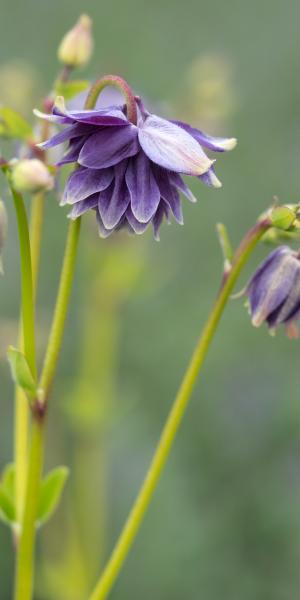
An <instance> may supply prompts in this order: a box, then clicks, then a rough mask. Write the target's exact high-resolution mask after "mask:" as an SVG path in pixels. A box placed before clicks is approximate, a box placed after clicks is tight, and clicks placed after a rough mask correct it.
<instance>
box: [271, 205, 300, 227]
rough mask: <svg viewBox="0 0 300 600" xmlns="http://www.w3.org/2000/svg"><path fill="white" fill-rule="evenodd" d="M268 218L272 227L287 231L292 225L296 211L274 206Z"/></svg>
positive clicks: (287, 207)
mask: <svg viewBox="0 0 300 600" xmlns="http://www.w3.org/2000/svg"><path fill="white" fill-rule="evenodd" d="M270 217H271V221H272V225H273V227H277V229H283V230H284V231H287V230H288V229H290V227H292V225H293V224H294V221H295V219H296V211H295V208H292V207H290V206H276V207H275V208H273V210H272V212H271V215H270Z"/></svg>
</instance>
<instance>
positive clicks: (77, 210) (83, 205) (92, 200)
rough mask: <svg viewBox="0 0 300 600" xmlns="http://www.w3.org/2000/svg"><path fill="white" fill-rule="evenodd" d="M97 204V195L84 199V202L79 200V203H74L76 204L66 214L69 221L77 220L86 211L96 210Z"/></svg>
mask: <svg viewBox="0 0 300 600" xmlns="http://www.w3.org/2000/svg"><path fill="white" fill-rule="evenodd" d="M98 202H99V193H98V194H93V195H92V196H90V197H89V198H86V199H85V200H80V202H76V204H74V206H73V207H72V210H71V212H70V213H69V214H68V217H69V218H70V219H77V217H80V216H81V215H83V214H84V213H85V212H87V211H88V210H90V209H92V208H96V207H97V206H98Z"/></svg>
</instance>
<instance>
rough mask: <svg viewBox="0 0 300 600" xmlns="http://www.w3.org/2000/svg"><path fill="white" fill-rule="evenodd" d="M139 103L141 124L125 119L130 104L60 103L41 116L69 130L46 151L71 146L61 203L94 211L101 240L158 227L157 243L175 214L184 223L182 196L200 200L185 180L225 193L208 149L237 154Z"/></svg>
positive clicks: (76, 210) (75, 211)
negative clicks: (85, 106) (79, 106)
mask: <svg viewBox="0 0 300 600" xmlns="http://www.w3.org/2000/svg"><path fill="white" fill-rule="evenodd" d="M134 102H135V104H136V110H137V121H136V124H134V123H132V122H131V121H130V120H129V119H128V118H127V116H126V115H127V110H126V105H125V106H110V107H108V108H106V109H93V110H71V111H68V110H67V109H66V108H65V106H64V104H63V99H59V101H58V102H56V104H55V106H54V108H53V114H51V115H44V114H42V113H40V112H39V111H36V114H37V115H38V116H41V117H43V118H45V119H48V120H49V121H51V122H54V123H57V124H61V125H66V126H67V127H66V128H65V129H64V130H63V131H62V132H60V133H58V134H56V135H54V136H53V137H52V138H51V139H50V140H48V141H47V142H45V143H43V144H42V145H41V146H42V147H43V148H51V147H52V146H56V145H59V144H62V143H63V142H66V141H67V142H68V144H69V147H68V150H67V152H66V154H65V155H64V156H63V158H62V159H61V161H60V162H59V163H58V165H64V164H66V163H73V162H74V163H78V168H76V169H75V171H74V172H73V173H72V174H71V175H70V177H69V179H68V181H67V184H66V188H65V191H64V195H63V199H62V204H70V205H72V210H71V213H70V215H69V216H70V218H72V219H76V218H77V217H79V216H80V215H82V214H83V213H85V212H86V211H88V210H89V209H94V210H95V211H96V214H97V220H98V224H99V231H100V234H101V235H102V236H103V237H107V236H108V235H110V234H111V233H112V232H113V231H115V230H117V229H120V228H122V227H127V228H128V229H129V230H130V231H133V232H135V233H143V232H144V231H145V229H146V228H147V227H148V225H149V224H150V223H152V225H153V228H154V235H155V237H156V238H157V239H158V230H159V227H160V224H161V222H162V220H163V218H164V217H166V218H167V220H168V219H169V216H170V213H172V214H173V216H174V217H175V220H176V221H177V222H178V223H181V224H182V223H183V218H182V210H181V201H180V195H179V192H182V193H183V194H184V195H185V196H186V197H187V198H188V199H189V200H190V201H191V202H194V201H195V198H194V196H193V194H192V192H191V191H190V189H189V188H188V187H187V185H186V184H185V182H184V180H183V179H182V177H181V175H192V176H196V177H199V178H200V179H201V180H202V181H203V182H204V183H205V184H207V185H211V186H215V187H220V186H221V183H220V182H219V180H218V179H217V177H216V175H215V172H214V167H213V163H214V162H215V161H214V160H211V159H210V158H209V157H208V156H207V155H206V154H205V152H204V150H203V148H207V149H209V150H212V151H214V152H224V151H225V150H231V149H232V148H234V146H235V145H236V140H235V139H234V138H231V139H225V138H213V137H210V136H208V135H206V134H204V133H202V132H201V131H199V130H198V129H194V128H193V127H191V126H190V125H187V124H186V123H181V122H180V121H167V120H166V119H162V118H160V117H157V116H156V115H153V114H150V113H149V112H148V111H146V110H145V108H144V106H143V104H142V102H141V100H140V99H139V98H138V97H135V98H134Z"/></svg>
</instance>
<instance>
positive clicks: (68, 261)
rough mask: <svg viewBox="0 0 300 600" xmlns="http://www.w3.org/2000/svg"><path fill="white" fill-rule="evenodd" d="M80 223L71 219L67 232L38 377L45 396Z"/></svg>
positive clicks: (59, 339)
mask: <svg viewBox="0 0 300 600" xmlns="http://www.w3.org/2000/svg"><path fill="white" fill-rule="evenodd" d="M80 224H81V219H80V218H78V219H76V220H75V221H71V222H70V225H69V233H68V238H67V243H66V249H65V256H64V262H63V267H62V272H61V279H60V284H59V290H58V295H57V300H56V306H55V310H54V317H53V321H52V326H51V331H50V336H49V341H48V346H47V350H46V356H45V360H44V365H43V369H42V375H41V378H40V388H41V389H42V390H43V392H44V394H45V397H47V395H48V393H49V389H50V387H51V383H52V380H53V377H54V373H55V370H56V366H57V360H58V356H59V352H60V348H61V344H62V338H63V333H64V326H65V320H66V315H67V310H68V306H69V299H70V294H71V289H72V283H73V278H74V270H75V263H76V256H77V246H78V240H79V233H80Z"/></svg>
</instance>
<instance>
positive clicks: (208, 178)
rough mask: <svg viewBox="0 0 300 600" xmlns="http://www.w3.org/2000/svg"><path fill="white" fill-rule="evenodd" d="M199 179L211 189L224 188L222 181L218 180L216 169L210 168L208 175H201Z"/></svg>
mask: <svg viewBox="0 0 300 600" xmlns="http://www.w3.org/2000/svg"><path fill="white" fill-rule="evenodd" d="M199 179H201V181H203V183H205V185H208V186H209V187H215V188H220V187H222V183H221V181H220V180H219V179H218V178H217V176H216V173H215V170H214V167H210V169H208V171H207V172H206V173H204V174H203V175H199Z"/></svg>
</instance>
